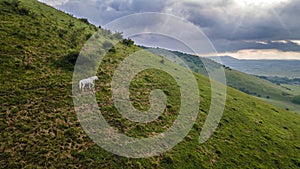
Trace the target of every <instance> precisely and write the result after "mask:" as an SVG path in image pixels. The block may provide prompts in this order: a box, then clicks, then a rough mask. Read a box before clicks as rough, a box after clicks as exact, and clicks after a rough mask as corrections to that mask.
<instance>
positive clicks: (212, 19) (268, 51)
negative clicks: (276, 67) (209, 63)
mask: <svg viewBox="0 0 300 169" xmlns="http://www.w3.org/2000/svg"><path fill="white" fill-rule="evenodd" d="M40 1H42V2H44V3H46V4H48V5H51V6H53V7H55V8H58V9H60V10H62V11H65V12H67V13H70V14H73V15H74V16H76V17H84V18H88V20H89V21H90V22H91V23H93V24H95V25H101V26H103V25H106V24H109V23H111V22H112V21H114V20H116V19H118V18H122V17H124V16H128V15H132V14H139V13H143V12H157V13H165V14H170V15H174V16H176V17H178V18H182V19H183V20H186V21H188V22H190V23H192V24H193V26H196V27H198V28H199V29H201V31H202V32H203V34H204V35H205V37H207V38H208V39H209V41H210V42H211V43H212V44H213V46H214V47H215V49H216V51H217V52H218V54H217V55H218V56H224V55H229V56H233V57H236V58H240V59H299V60H300V22H299V18H300V10H299V9H300V1H299V0H211V1H208V0H40ZM148 22H150V23H151V22H153V23H152V24H153V25H155V24H156V23H155V22H157V20H155V19H153V20H149V21H148ZM178 23H179V22H178ZM131 24H133V25H136V24H138V22H136V21H135V22H134V21H132V23H131ZM176 28H177V29H178V30H181V31H182V32H184V31H188V30H186V29H185V28H186V27H184V26H182V25H180V24H178V25H176ZM131 38H132V39H133V40H135V42H136V43H137V44H141V45H146V46H154V47H155V46H157V47H163V48H168V49H172V50H176V49H177V50H181V51H183V52H188V51H186V50H185V49H184V48H183V47H182V45H181V44H180V43H178V42H174V40H172V39H171V38H166V37H157V36H150V35H147V36H135V37H131ZM190 38H191V39H190V40H191V41H192V40H193V39H192V38H193V37H190ZM199 55H203V56H204V55H205V56H206V55H207V56H208V55H216V54H209V53H199Z"/></svg>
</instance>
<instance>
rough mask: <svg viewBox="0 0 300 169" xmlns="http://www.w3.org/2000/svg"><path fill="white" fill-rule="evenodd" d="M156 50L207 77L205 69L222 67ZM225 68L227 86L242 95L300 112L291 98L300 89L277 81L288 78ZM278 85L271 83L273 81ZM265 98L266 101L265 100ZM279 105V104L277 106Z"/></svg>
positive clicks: (176, 53) (293, 80)
mask: <svg viewBox="0 0 300 169" xmlns="http://www.w3.org/2000/svg"><path fill="white" fill-rule="evenodd" d="M156 50H158V52H157V54H160V55H165V56H168V55H170V53H169V52H171V53H174V54H175V55H176V56H178V57H180V58H181V59H183V60H184V61H185V62H186V63H187V65H188V66H189V67H190V68H191V69H192V70H193V71H195V72H197V73H200V74H203V75H205V76H208V74H207V71H206V69H207V68H208V69H210V67H214V68H219V67H222V65H221V64H218V63H217V62H214V61H212V60H210V59H207V58H200V57H198V56H194V55H190V54H185V53H181V52H176V51H167V50H164V49H156ZM204 61H205V63H208V64H207V65H208V67H207V68H206V67H205V66H204V64H203V62H204ZM223 67H224V68H225V74H226V80H227V85H228V86H230V87H233V88H235V89H238V90H240V91H242V92H244V93H247V94H250V95H253V96H256V97H259V98H261V99H263V100H264V101H267V102H269V103H271V104H274V105H275V106H279V107H281V108H283V109H287V110H290V111H294V112H300V107H299V106H297V105H295V103H293V102H292V100H293V97H295V96H296V95H297V93H298V92H300V89H299V88H297V87H295V86H293V87H292V88H293V89H295V90H296V91H295V90H292V89H290V88H288V87H286V86H280V83H278V82H279V80H281V81H285V82H287V81H288V78H279V77H277V78H275V77H274V78H267V77H266V78H259V77H256V76H252V75H248V74H246V73H242V72H239V71H236V70H233V69H231V68H230V67H227V66H223ZM271 79H273V81H274V82H276V83H278V84H275V83H272V82H273V81H272V80H271ZM298 81H299V79H290V81H289V82H290V83H295V82H298ZM265 98H266V99H265ZM278 103H279V104H278Z"/></svg>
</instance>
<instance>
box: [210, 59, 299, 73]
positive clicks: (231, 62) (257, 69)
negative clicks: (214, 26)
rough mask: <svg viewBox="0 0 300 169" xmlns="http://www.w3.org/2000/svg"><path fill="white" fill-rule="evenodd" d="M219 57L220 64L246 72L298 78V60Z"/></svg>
mask: <svg viewBox="0 0 300 169" xmlns="http://www.w3.org/2000/svg"><path fill="white" fill-rule="evenodd" d="M211 58H212V59H213V57H211ZM219 58H220V59H221V62H222V64H224V65H226V66H228V67H230V68H232V69H236V70H239V71H241V72H245V73H247V74H252V75H259V76H271V77H274V76H278V77H288V78H300V60H239V59H235V58H233V57H230V56H224V57H219Z"/></svg>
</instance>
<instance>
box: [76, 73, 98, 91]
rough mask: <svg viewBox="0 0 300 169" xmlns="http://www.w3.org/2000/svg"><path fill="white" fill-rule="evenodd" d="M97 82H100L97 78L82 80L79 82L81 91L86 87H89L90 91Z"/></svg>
mask: <svg viewBox="0 0 300 169" xmlns="http://www.w3.org/2000/svg"><path fill="white" fill-rule="evenodd" d="M95 80H98V77H97V76H92V77H89V78H87V79H82V80H80V81H79V89H80V90H81V91H82V90H84V87H85V86H86V85H88V87H89V89H91V88H93V87H94V86H95Z"/></svg>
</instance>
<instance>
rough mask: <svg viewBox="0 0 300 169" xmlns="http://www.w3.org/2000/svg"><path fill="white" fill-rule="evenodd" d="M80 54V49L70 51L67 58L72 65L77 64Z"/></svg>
mask: <svg viewBox="0 0 300 169" xmlns="http://www.w3.org/2000/svg"><path fill="white" fill-rule="evenodd" d="M78 56H79V52H78V51H73V50H72V51H70V52H69V53H68V54H67V56H66V60H67V61H68V62H69V63H71V64H72V65H75V63H76V61H77V58H78Z"/></svg>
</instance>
